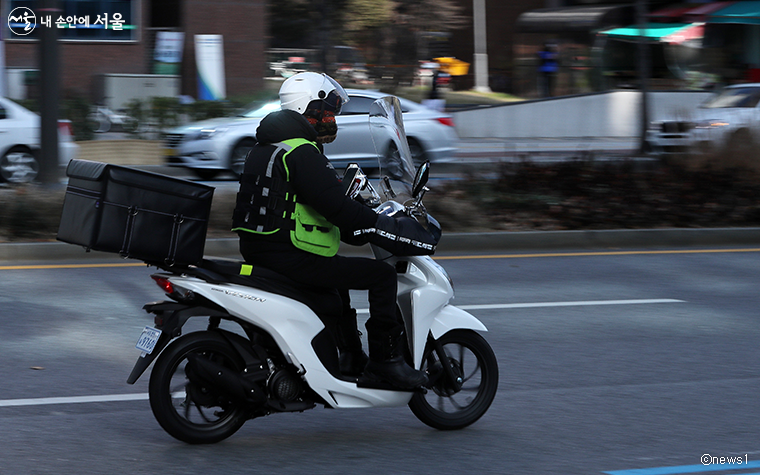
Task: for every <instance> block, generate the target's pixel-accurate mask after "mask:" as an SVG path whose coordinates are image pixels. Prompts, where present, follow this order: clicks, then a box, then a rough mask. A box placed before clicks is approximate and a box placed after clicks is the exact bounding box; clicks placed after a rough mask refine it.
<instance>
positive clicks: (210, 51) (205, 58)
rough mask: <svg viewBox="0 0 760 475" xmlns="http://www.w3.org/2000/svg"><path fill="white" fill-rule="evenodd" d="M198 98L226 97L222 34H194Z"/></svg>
mask: <svg viewBox="0 0 760 475" xmlns="http://www.w3.org/2000/svg"><path fill="white" fill-rule="evenodd" d="M195 64H196V65H197V68H198V99H200V100H202V101H217V100H220V99H224V98H226V97H227V91H226V88H225V76H224V46H223V42H222V35H195Z"/></svg>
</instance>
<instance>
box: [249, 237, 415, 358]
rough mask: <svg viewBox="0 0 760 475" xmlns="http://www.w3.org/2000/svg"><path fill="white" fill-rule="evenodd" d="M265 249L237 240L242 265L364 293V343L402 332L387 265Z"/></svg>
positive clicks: (390, 269)
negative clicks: (366, 304)
mask: <svg viewBox="0 0 760 475" xmlns="http://www.w3.org/2000/svg"><path fill="white" fill-rule="evenodd" d="M267 247H268V246H266V244H262V243H259V242H254V241H246V240H243V239H241V241H240V253H241V254H242V255H243V258H244V259H245V260H246V262H248V263H250V264H253V265H255V266H262V267H266V268H268V269H271V270H274V271H276V272H279V273H280V274H282V275H284V276H286V277H288V278H289V279H291V280H294V281H295V282H298V283H301V284H305V285H308V286H317V287H324V288H325V289H330V290H333V289H338V290H344V291H345V290H349V289H354V290H368V291H369V292H368V298H369V314H370V318H369V320H367V323H366V325H365V327H366V328H367V338H368V340H370V341H373V342H378V343H379V342H380V341H388V338H389V337H390V338H394V337H397V336H398V335H399V334H400V333H401V331H402V330H403V328H404V327H403V323H402V322H401V321H400V320H399V318H398V317H397V313H396V289H397V281H396V269H394V268H393V267H392V266H391V265H389V264H386V263H385V262H382V261H378V260H375V259H369V258H365V257H344V256H333V257H322V256H318V255H316V254H312V253H310V252H305V251H301V250H299V249H295V248H294V249H292V250H272V249H271V248H270V249H267ZM341 293H342V294H343V295H345V294H346V292H341ZM345 306H347V303H345ZM345 306H344V308H345ZM352 318H353V317H352ZM370 351H372V350H371V349H370Z"/></svg>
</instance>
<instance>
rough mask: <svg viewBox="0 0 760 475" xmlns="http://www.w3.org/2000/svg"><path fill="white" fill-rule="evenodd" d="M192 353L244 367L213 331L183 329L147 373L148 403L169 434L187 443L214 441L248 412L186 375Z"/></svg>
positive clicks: (235, 426) (234, 429)
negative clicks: (148, 374)
mask: <svg viewBox="0 0 760 475" xmlns="http://www.w3.org/2000/svg"><path fill="white" fill-rule="evenodd" d="M194 357H197V358H206V359H208V360H210V361H212V362H213V363H216V364H219V365H222V366H224V367H226V368H228V369H230V370H231V371H233V372H235V373H239V372H241V371H243V370H244V369H245V363H244V362H243V361H242V359H241V358H240V356H239V355H238V354H237V352H236V351H235V350H234V349H233V348H232V347H230V344H229V343H228V342H227V341H226V340H225V339H224V338H222V337H221V336H220V335H219V334H218V333H215V332H210V331H202V332H194V333H188V334H187V335H184V336H182V337H181V338H178V339H177V340H176V341H174V342H173V343H170V344H169V346H168V347H167V348H166V349H165V350H164V351H163V353H161V355H160V356H159V357H158V359H157V360H156V363H155V366H154V367H153V371H152V372H151V374H150V384H149V391H148V392H149V396H150V407H151V410H152V411H153V415H154V416H155V417H156V420H157V421H158V423H159V424H160V425H161V427H163V429H164V430H165V431H166V432H168V433H169V435H171V436H172V437H174V438H176V439H179V440H181V441H183V442H187V443H189V444H213V443H216V442H219V441H221V440H224V439H226V438H227V437H229V436H231V435H232V434H234V433H235V432H237V431H238V429H240V427H242V425H243V424H244V423H245V421H246V419H247V413H246V410H245V408H244V406H243V404H242V403H239V402H236V401H234V400H233V399H231V398H230V397H229V396H226V395H225V394H224V393H223V392H222V391H219V390H218V389H217V388H214V387H209V386H206V385H204V384H203V383H202V382H198V381H195V382H194V381H191V380H190V379H189V378H188V377H187V374H186V366H187V363H188V358H194Z"/></svg>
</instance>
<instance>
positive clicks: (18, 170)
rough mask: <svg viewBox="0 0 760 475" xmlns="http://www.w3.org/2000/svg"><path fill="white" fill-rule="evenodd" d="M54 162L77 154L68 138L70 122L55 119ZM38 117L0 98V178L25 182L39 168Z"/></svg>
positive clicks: (77, 149) (68, 158) (10, 101)
mask: <svg viewBox="0 0 760 475" xmlns="http://www.w3.org/2000/svg"><path fill="white" fill-rule="evenodd" d="M58 146H59V148H58V163H59V165H62V166H65V165H67V164H68V163H69V161H70V160H71V159H73V158H76V157H77V156H78V154H79V145H77V144H76V143H74V141H73V140H72V139H71V121H68V120H60V121H58ZM39 152H40V116H38V115H37V114H35V113H34V112H32V111H30V110H28V109H26V108H24V107H22V106H20V105H18V104H16V103H15V102H13V101H12V100H10V99H6V98H4V97H0V181H4V182H11V183H26V182H30V181H33V180H34V179H35V178H36V177H37V174H38V173H39V171H40V164H39V161H38V160H39Z"/></svg>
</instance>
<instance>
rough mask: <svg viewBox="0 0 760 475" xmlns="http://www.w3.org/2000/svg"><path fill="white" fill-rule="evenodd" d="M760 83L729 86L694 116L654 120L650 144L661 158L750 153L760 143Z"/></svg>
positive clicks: (698, 109) (650, 133) (707, 101)
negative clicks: (688, 154) (700, 154)
mask: <svg viewBox="0 0 760 475" xmlns="http://www.w3.org/2000/svg"><path fill="white" fill-rule="evenodd" d="M759 105H760V83H753V84H736V85H732V86H728V87H726V88H724V89H722V90H721V91H719V92H717V93H716V94H715V95H713V96H711V97H710V98H709V99H707V100H706V101H705V102H703V103H702V104H700V105H699V106H698V107H697V109H696V110H695V111H694V113H693V115H692V116H691V117H679V118H671V119H667V120H660V121H655V122H652V123H651V124H650V127H649V130H647V143H648V145H649V146H650V148H651V150H652V152H653V153H655V154H657V155H660V156H668V155H673V154H684V153H692V152H701V153H704V152H711V151H720V150H731V151H734V152H736V151H742V150H751V149H752V147H754V145H755V144H760V107H759Z"/></svg>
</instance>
